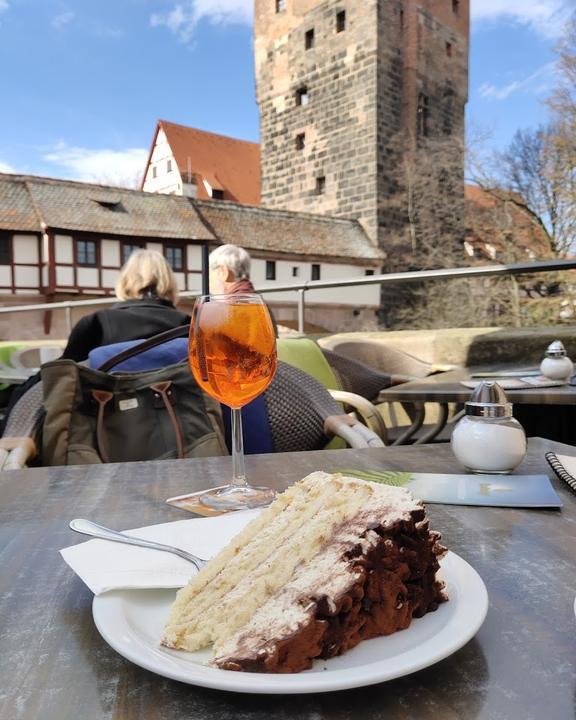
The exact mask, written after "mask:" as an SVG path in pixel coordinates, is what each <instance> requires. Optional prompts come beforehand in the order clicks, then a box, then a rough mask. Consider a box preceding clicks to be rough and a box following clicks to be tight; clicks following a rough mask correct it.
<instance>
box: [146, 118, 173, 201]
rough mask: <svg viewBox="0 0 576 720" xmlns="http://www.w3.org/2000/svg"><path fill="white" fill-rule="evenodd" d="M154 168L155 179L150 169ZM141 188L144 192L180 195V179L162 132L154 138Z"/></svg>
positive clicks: (170, 150)
mask: <svg viewBox="0 0 576 720" xmlns="http://www.w3.org/2000/svg"><path fill="white" fill-rule="evenodd" d="M168 160H171V161H172V170H171V171H170V172H168V170H167V167H168ZM154 167H155V168H156V177H152V168H154ZM142 188H143V190H145V191H146V192H158V193H165V194H175V195H182V177H181V176H180V172H179V170H178V165H177V163H176V159H175V158H174V155H173V153H172V149H171V148H170V145H169V143H168V140H167V138H166V134H165V133H164V131H163V130H160V132H159V133H158V137H157V138H156V144H155V145H154V149H153V150H152V156H151V158H150V164H149V165H148V167H147V168H146V176H145V178H144V184H143V185H142Z"/></svg>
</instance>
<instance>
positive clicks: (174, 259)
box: [164, 245, 184, 272]
mask: <svg viewBox="0 0 576 720" xmlns="http://www.w3.org/2000/svg"><path fill="white" fill-rule="evenodd" d="M164 255H165V257H166V260H167V262H168V265H170V267H171V268H172V270H174V271H175V272H181V271H182V270H184V250H183V249H182V248H181V247H179V246H174V245H167V246H166V247H165V248H164Z"/></svg>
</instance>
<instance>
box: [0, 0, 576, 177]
mask: <svg viewBox="0 0 576 720" xmlns="http://www.w3.org/2000/svg"><path fill="white" fill-rule="evenodd" d="M570 6H571V0H472V18H473V19H472V42H471V57H470V100H469V105H468V118H467V119H468V123H469V126H470V127H475V128H480V129H481V130H483V131H484V130H489V131H490V132H491V134H492V135H491V143H492V144H494V145H495V146H498V147H502V146H503V145H505V144H506V143H507V142H508V141H509V140H510V138H511V136H512V135H513V133H514V132H515V130H516V129H517V128H519V127H530V126H533V125H537V124H538V123H540V122H545V121H546V108H545V106H544V105H543V103H542V100H543V99H544V98H545V97H546V94H547V92H548V91H549V89H550V87H551V86H552V84H553V81H554V65H553V63H554V53H553V47H554V44H555V41H556V38H557V36H558V33H559V31H560V28H561V26H562V21H563V19H564V18H565V17H566V13H567V11H568V9H569V8H570ZM251 13H252V0H96V2H95V1H94V0H0V97H1V98H2V112H0V170H3V171H9V172H10V171H12V172H25V173H33V174H42V175H50V176H55V177H69V178H75V179H80V180H96V181H99V182H123V183H131V184H133V183H134V182H135V180H136V176H137V174H138V172H139V171H140V170H141V169H142V167H143V164H144V162H145V159H146V155H147V151H148V148H149V144H150V142H151V139H152V134H153V131H154V127H155V123H156V120H157V119H158V118H163V119H166V120H171V121H173V122H179V123H183V124H187V125H191V126H194V127H198V128H202V129H205V130H211V131H213V132H218V133H223V134H226V135H232V136H235V137H241V138H246V139H249V140H257V139H258V113H257V107H256V102H255V98H254V77H253V72H254V70H253V62H252V29H251Z"/></svg>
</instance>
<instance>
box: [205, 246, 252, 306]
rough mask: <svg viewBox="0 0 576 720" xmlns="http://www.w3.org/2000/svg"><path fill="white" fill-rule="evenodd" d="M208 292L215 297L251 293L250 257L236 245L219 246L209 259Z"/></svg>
mask: <svg viewBox="0 0 576 720" xmlns="http://www.w3.org/2000/svg"><path fill="white" fill-rule="evenodd" d="M208 264H209V267H210V291H211V292H212V293H214V294H215V295H238V294H239V293H253V292H256V291H255V290H254V285H252V282H251V281H250V255H248V253H247V252H246V250H244V248H241V247H238V246H237V245H220V247H218V248H216V249H215V250H212V252H211V253H210V258H209V263H208Z"/></svg>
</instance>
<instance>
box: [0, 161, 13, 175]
mask: <svg viewBox="0 0 576 720" xmlns="http://www.w3.org/2000/svg"><path fill="white" fill-rule="evenodd" d="M15 172H16V170H15V169H14V168H13V167H12V165H8V163H5V162H2V161H1V160H0V173H15Z"/></svg>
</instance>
